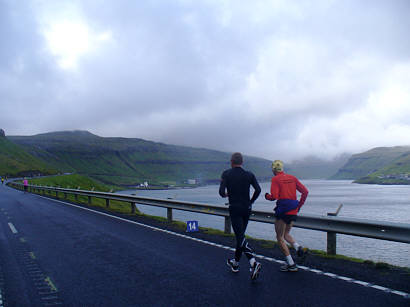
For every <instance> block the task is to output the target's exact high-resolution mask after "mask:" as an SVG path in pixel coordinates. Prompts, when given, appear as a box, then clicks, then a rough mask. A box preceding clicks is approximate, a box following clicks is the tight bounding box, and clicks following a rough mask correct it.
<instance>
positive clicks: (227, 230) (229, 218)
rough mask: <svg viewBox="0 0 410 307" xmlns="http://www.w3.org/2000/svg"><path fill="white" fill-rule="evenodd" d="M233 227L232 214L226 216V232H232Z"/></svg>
mask: <svg viewBox="0 0 410 307" xmlns="http://www.w3.org/2000/svg"><path fill="white" fill-rule="evenodd" d="M231 227H232V222H231V217H230V216H225V231H224V232H225V233H227V234H230V233H231Z"/></svg>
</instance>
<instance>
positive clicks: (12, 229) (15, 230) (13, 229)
mask: <svg viewBox="0 0 410 307" xmlns="http://www.w3.org/2000/svg"><path fill="white" fill-rule="evenodd" d="M9 227H10V229H11V232H12V233H14V234H16V233H18V231H17V229H16V227H14V225H13V224H12V223H9Z"/></svg>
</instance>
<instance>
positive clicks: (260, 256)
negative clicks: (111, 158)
mask: <svg viewBox="0 0 410 307" xmlns="http://www.w3.org/2000/svg"><path fill="white" fill-rule="evenodd" d="M37 196H39V197H41V198H45V199H48V200H52V201H55V202H59V203H62V204H65V205H69V206H72V207H75V208H79V209H83V210H86V211H91V212H93V213H97V214H100V215H104V216H108V217H111V218H113V219H117V220H120V221H124V222H127V223H131V224H135V225H138V226H142V227H146V228H149V229H152V230H154V231H161V232H164V233H169V234H171V235H174V236H178V237H182V238H185V239H189V240H193V241H197V240H198V239H197V238H193V237H190V236H187V235H183V234H180V233H177V232H173V231H169V230H165V229H161V228H157V227H154V226H150V225H146V224H143V223H139V222H135V221H131V220H127V219H124V218H122V217H118V216H115V215H110V214H108V213H104V212H100V211H96V210H92V209H89V208H85V207H81V206H78V205H74V204H70V203H66V202H63V201H61V200H57V199H52V198H48V197H44V196H41V195H37ZM10 224H11V223H9V226H10ZM11 225H12V224H11ZM13 227H14V226H13ZM10 228H11V226H10ZM199 242H201V243H204V244H207V245H211V246H215V247H219V248H223V249H227V246H225V245H221V244H215V243H213V242H210V241H206V240H202V239H201V240H200V241H199ZM228 249H230V250H234V248H232V247H228ZM255 257H257V258H260V259H265V260H268V261H270V262H276V263H282V264H283V263H285V261H282V260H278V259H275V258H270V257H266V256H263V255H258V254H255ZM299 268H301V269H303V270H306V271H310V272H312V273H315V274H318V275H322V276H328V277H331V278H338V279H340V280H343V281H346V282H352V283H355V284H357V285H361V286H364V287H372V288H373V289H376V290H379V291H383V292H389V293H393V294H396V295H399V296H402V297H404V298H407V299H410V294H409V293H406V292H402V291H397V290H394V289H390V288H385V287H382V286H378V285H373V284H370V283H368V282H365V281H361V280H355V279H353V278H350V277H345V276H341V275H337V274H333V273H328V272H323V271H321V270H316V269H312V268H309V267H304V266H300V267H299ZM0 307H1V306H0Z"/></svg>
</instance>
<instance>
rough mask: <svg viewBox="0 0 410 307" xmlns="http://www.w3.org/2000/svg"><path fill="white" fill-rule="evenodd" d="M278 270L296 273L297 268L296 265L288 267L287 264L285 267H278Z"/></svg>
mask: <svg viewBox="0 0 410 307" xmlns="http://www.w3.org/2000/svg"><path fill="white" fill-rule="evenodd" d="M280 270H281V272H297V271H298V267H297V265H296V264H292V265H289V264H287V263H286V264H285V265H282V266H281V267H280Z"/></svg>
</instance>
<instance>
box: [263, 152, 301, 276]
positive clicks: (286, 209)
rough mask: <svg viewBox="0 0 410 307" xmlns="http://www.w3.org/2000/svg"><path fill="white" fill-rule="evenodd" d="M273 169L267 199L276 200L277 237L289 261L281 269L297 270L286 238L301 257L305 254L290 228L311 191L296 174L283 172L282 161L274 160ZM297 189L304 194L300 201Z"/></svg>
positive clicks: (286, 270)
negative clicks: (291, 233)
mask: <svg viewBox="0 0 410 307" xmlns="http://www.w3.org/2000/svg"><path fill="white" fill-rule="evenodd" d="M272 171H273V173H274V175H275V176H274V177H272V183H271V189H270V194H269V193H266V194H265V199H267V200H270V201H274V200H276V207H275V209H274V210H275V217H276V222H275V231H276V237H277V240H278V244H279V247H280V249H281V250H282V252H283V254H284V255H285V257H286V262H287V264H285V265H284V266H282V267H281V268H280V270H281V271H284V272H288V271H290V272H296V271H297V270H298V267H297V266H296V264H295V262H294V261H293V259H292V256H291V255H290V252H289V248H288V246H287V245H286V242H285V240H286V241H287V242H288V243H290V244H292V246H293V247H294V248H295V250H296V252H297V255H298V256H299V257H302V256H303V254H304V251H303V248H302V246H300V245H299V244H298V243H297V242H296V241H295V240H294V239H293V237H292V236H291V235H290V230H291V228H292V225H293V222H294V221H296V218H297V214H298V212H299V211H300V208H301V207H302V206H303V204H304V203H305V200H306V197H307V195H308V193H309V191H308V190H307V189H306V187H305V186H304V185H303V184H302V183H301V182H300V181H299V180H298V179H297V178H296V177H295V176H292V175H289V174H286V173H284V172H283V162H282V161H280V160H275V161H273V163H272ZM296 191H298V192H300V193H301V194H302V195H301V197H300V200H299V201H298V200H297V197H296Z"/></svg>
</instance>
